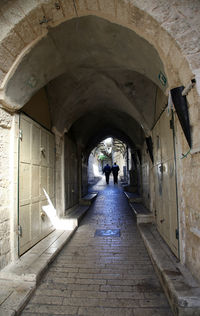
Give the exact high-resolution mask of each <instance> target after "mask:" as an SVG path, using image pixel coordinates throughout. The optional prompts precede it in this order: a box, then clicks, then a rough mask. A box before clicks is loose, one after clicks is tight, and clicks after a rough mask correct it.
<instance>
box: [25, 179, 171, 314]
mask: <svg viewBox="0 0 200 316" xmlns="http://www.w3.org/2000/svg"><path fill="white" fill-rule="evenodd" d="M93 189H95V190H98V191H99V195H98V197H97V199H96V201H95V202H94V203H93V205H92V207H91V208H90V210H89V212H88V213H87V215H86V216H85V218H84V219H83V221H82V222H81V225H80V227H79V228H78V230H77V232H76V233H75V235H74V236H73V238H72V239H71V240H70V242H69V243H68V244H67V245H66V246H65V248H64V249H63V250H62V252H61V253H60V254H59V255H58V257H57V258H56V259H55V261H54V262H53V263H52V265H51V266H50V268H49V270H48V272H47V273H46V274H45V276H44V277H43V279H42V281H41V284H40V285H39V287H38V289H37V290H36V292H35V294H34V296H33V297H32V299H31V300H30V302H29V304H28V305H27V306H26V307H25V309H24V311H23V312H22V315H23V316H31V315H34V316H35V315H45V316H47V315H48V316H50V315H51V316H53V315H88V316H89V315H91V316H99V315H103V316H111V315H112V314H113V315H115V316H118V315H120V316H128V315H131V316H172V313H171V311H170V308H169V305H168V302H167V299H166V298H165V295H164V293H163V291H162V288H161V286H160V284H159V281H158V279H157V277H156V275H155V273H154V270H153V267H152V265H151V262H150V259H149V257H148V254H147V251H146V249H145V246H144V244H143V241H142V239H141V237H140V235H139V232H138V230H137V226H136V224H135V222H134V219H133V217H132V215H131V212H130V209H129V206H128V203H127V200H126V198H125V195H124V194H123V192H122V190H121V188H120V187H118V186H114V185H113V184H112V183H111V184H110V185H109V186H105V185H104V179H103V180H101V181H100V182H99V183H98V184H97V185H96V186H95V187H94V188H93ZM97 229H104V230H112V229H120V233H121V235H120V237H119V236H115V237H114V236H112V237H109V236H104V237H101V236H95V231H96V230H97ZM107 233H109V232H107Z"/></svg>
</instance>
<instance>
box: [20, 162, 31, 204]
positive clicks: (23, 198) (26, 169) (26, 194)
mask: <svg viewBox="0 0 200 316" xmlns="http://www.w3.org/2000/svg"><path fill="white" fill-rule="evenodd" d="M19 186H20V191H19V200H20V206H21V205H26V204H29V203H30V199H31V166H30V164H27V163H20V177H19Z"/></svg>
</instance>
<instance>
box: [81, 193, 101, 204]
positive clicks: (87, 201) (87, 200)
mask: <svg viewBox="0 0 200 316" xmlns="http://www.w3.org/2000/svg"><path fill="white" fill-rule="evenodd" d="M97 195H98V193H88V194H87V195H85V196H84V197H82V199H81V201H80V205H91V204H92V202H93V201H94V200H95V199H96V197H97Z"/></svg>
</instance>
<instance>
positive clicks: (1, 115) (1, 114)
mask: <svg viewBox="0 0 200 316" xmlns="http://www.w3.org/2000/svg"><path fill="white" fill-rule="evenodd" d="M11 124H12V115H10V114H9V113H8V112H6V111H5V110H3V109H2V108H0V127H2V128H10V127H11Z"/></svg>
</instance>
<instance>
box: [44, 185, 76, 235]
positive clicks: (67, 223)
mask: <svg viewBox="0 0 200 316" xmlns="http://www.w3.org/2000/svg"><path fill="white" fill-rule="evenodd" d="M42 189H43V192H44V194H45V196H46V198H47V201H48V204H47V205H44V206H42V209H43V211H44V212H45V214H46V215H47V216H48V218H49V219H50V221H51V223H52V225H53V226H54V227H55V228H56V229H59V230H72V229H73V228H75V226H76V225H75V223H74V220H73V219H67V218H66V219H65V218H59V217H58V216H57V212H56V209H55V207H54V206H53V203H52V202H51V199H50V197H49V195H48V194H47V192H46V190H45V189H44V188H42Z"/></svg>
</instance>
